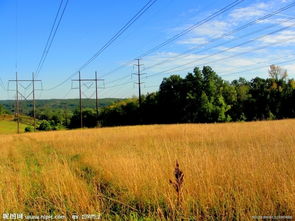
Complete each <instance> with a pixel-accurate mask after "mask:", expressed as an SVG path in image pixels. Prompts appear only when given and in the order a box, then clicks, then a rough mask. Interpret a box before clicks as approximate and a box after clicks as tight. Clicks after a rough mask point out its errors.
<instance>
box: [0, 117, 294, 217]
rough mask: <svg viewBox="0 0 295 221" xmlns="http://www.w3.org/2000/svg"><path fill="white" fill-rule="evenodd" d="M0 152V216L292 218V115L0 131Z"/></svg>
mask: <svg viewBox="0 0 295 221" xmlns="http://www.w3.org/2000/svg"><path fill="white" fill-rule="evenodd" d="M0 151H1V155H0V174H1V179H0V191H1V193H0V213H3V212H23V213H25V214H63V215H66V216H68V217H70V216H71V214H72V213H77V214H85V213H87V214H97V213H101V214H102V218H103V219H117V220H120V219H125V220H139V219H143V217H145V218H144V219H146V220H148V218H150V219H149V220H154V219H159V220H160V219H169V220H171V219H178V220H180V219H182V218H183V219H191V220H251V219H252V216H293V217H295V120H281V121H265V122H251V123H226V124H183V125H153V126H133V127H114V128H103V129H89V130H75V131H59V132H47V133H36V134H33V133H31V134H22V135H0ZM176 160H178V162H179V165H180V169H181V170H182V171H183V173H184V182H183V185H182V190H181V191H180V194H179V196H178V194H177V193H176V191H175V189H174V188H173V185H172V184H170V183H169V179H171V180H172V181H173V180H174V167H175V161H176ZM178 197H179V198H178Z"/></svg>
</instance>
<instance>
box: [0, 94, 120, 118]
mask: <svg viewBox="0 0 295 221" xmlns="http://www.w3.org/2000/svg"><path fill="white" fill-rule="evenodd" d="M120 100H122V99H119V98H103V99H99V107H100V108H101V107H105V106H108V105H111V104H112V103H114V102H116V101H120ZM0 104H2V105H3V106H4V107H5V108H6V109H7V110H8V111H10V112H14V108H15V100H0ZM82 105H83V108H95V105H96V104H95V99H83V100H82ZM20 108H21V110H22V113H23V114H28V113H29V112H31V111H32V102H31V101H21V102H20ZM36 108H37V109H38V108H42V109H44V108H49V109H64V108H67V109H68V110H72V111H74V110H75V109H78V108H79V99H48V100H36Z"/></svg>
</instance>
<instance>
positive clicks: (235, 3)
mask: <svg viewBox="0 0 295 221" xmlns="http://www.w3.org/2000/svg"><path fill="white" fill-rule="evenodd" d="M243 1H244V0H236V1H234V2H232V3H230V4H229V5H227V6H225V7H223V8H222V9H220V10H218V11H217V12H214V13H213V14H211V15H210V16H208V17H206V18H205V19H202V20H201V21H199V22H197V23H196V24H194V25H192V26H190V27H188V28H186V29H185V30H183V31H182V32H180V33H178V34H176V35H174V36H173V37H171V38H169V39H167V40H166V41H164V42H162V43H160V44H159V45H156V46H155V47H153V48H151V49H149V50H148V51H146V52H144V53H142V54H141V55H139V56H137V57H136V58H134V59H137V58H143V57H145V56H147V55H149V54H151V53H153V52H154V51H156V50H158V49H160V48H162V47H164V46H166V45H168V44H170V43H171V42H173V41H175V40H177V39H178V38H180V37H182V36H183V35H185V34H187V33H189V32H191V31H192V30H194V29H196V28H197V27H199V26H201V25H203V24H205V23H207V22H209V21H211V20H212V19H214V18H215V17H217V16H219V15H221V14H223V13H225V12H226V11H229V10H230V9H232V8H234V7H235V6H237V5H238V4H240V3H241V2H243ZM134 59H132V60H131V61H129V62H127V63H125V64H123V65H121V66H119V67H117V68H115V69H114V70H112V71H110V72H108V73H106V74H105V75H103V76H102V77H105V76H107V75H110V74H112V73H114V72H117V71H118V70H121V69H122V68H124V67H126V65H130V64H131V63H132V62H133V61H134Z"/></svg>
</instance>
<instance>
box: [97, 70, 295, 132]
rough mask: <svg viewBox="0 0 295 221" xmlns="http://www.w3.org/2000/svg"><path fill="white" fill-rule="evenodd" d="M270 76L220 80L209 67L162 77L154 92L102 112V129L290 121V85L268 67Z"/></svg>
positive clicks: (294, 112) (293, 108)
mask: <svg viewBox="0 0 295 221" xmlns="http://www.w3.org/2000/svg"><path fill="white" fill-rule="evenodd" d="M269 75H270V77H269V78H267V79H263V78H259V77H256V78H254V79H252V80H250V81H247V80H245V79H244V78H239V79H238V80H234V81H232V82H228V81H224V80H223V79H222V78H221V77H219V76H218V75H217V74H216V73H215V72H214V71H213V69H212V68H211V67H209V66H204V67H203V69H202V70H200V69H199V68H195V69H194V70H193V72H192V73H188V74H187V75H186V76H185V77H184V78H182V77H181V76H179V75H171V76H170V77H168V78H164V79H163V81H162V83H161V85H160V87H159V91H158V92H154V93H151V94H148V95H146V96H143V97H142V106H141V108H139V104H138V99H136V98H134V99H129V100H124V101H120V102H117V103H115V104H113V105H110V106H108V107H105V108H103V109H102V110H101V112H100V119H99V120H100V122H101V124H102V126H115V125H134V124H155V123H165V124H166V123H211V122H230V121H254V120H266V119H283V118H293V117H295V81H294V79H287V72H286V71H285V70H283V69H281V68H280V67H278V66H275V65H271V66H270V70H269Z"/></svg>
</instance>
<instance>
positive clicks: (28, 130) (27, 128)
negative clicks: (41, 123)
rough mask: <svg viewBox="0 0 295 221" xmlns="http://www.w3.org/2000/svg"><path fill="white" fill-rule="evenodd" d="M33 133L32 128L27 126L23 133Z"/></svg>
mask: <svg viewBox="0 0 295 221" xmlns="http://www.w3.org/2000/svg"><path fill="white" fill-rule="evenodd" d="M33 131H34V128H33V127H32V126H27V127H26V128H25V132H26V133H28V132H33Z"/></svg>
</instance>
